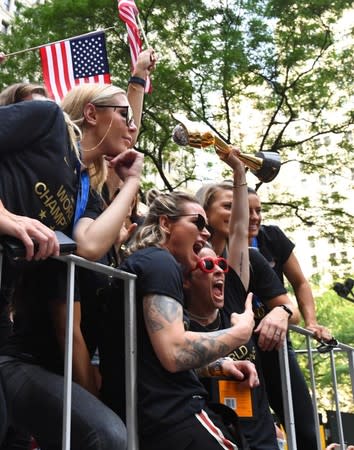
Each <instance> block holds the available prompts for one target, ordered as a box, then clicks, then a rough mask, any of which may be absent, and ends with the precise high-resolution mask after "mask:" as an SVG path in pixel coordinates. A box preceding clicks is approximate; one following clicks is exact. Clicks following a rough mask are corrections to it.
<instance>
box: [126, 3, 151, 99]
mask: <svg viewBox="0 0 354 450" xmlns="http://www.w3.org/2000/svg"><path fill="white" fill-rule="evenodd" d="M118 12H119V18H120V19H121V20H122V21H123V22H124V23H125V24H126V27H127V31H128V43H129V48H130V56H131V60H132V67H133V68H134V67H135V65H136V61H137V59H138V55H139V53H140V52H141V49H142V41H141V38H140V30H139V26H138V24H137V21H136V16H137V15H139V10H138V8H137V7H136V4H135V2H134V0H118ZM145 92H151V80H150V77H147V80H146V86H145Z"/></svg>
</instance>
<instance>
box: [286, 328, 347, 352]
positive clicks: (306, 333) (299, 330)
mask: <svg viewBox="0 0 354 450" xmlns="http://www.w3.org/2000/svg"><path fill="white" fill-rule="evenodd" d="M289 330H290V331H295V332H296V333H299V334H302V335H304V336H311V337H313V338H314V339H315V333H313V331H310V330H306V328H301V327H299V326H298V325H289ZM333 350H336V351H338V350H344V351H346V352H351V351H354V347H351V346H350V345H347V344H343V343H342V342H338V344H337V345H336V346H335V347H333ZM296 351H299V352H301V351H302V350H296ZM305 351H306V352H307V350H305ZM312 351H317V350H316V349H312Z"/></svg>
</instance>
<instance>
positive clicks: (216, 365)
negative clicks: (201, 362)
mask: <svg viewBox="0 0 354 450" xmlns="http://www.w3.org/2000/svg"><path fill="white" fill-rule="evenodd" d="M223 361H233V359H232V358H230V357H228V356H225V357H223V358H219V359H217V360H216V361H214V362H213V363H211V364H209V365H208V372H209V375H210V376H211V377H221V376H223V375H224V370H223V368H222V363H223Z"/></svg>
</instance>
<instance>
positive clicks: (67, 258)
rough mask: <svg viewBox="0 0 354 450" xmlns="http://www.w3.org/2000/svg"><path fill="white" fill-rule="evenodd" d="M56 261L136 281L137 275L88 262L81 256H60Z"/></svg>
mask: <svg viewBox="0 0 354 450" xmlns="http://www.w3.org/2000/svg"><path fill="white" fill-rule="evenodd" d="M54 259H58V260H59V261H67V262H69V261H73V262H74V263H75V264H76V265H77V266H79V267H83V268H84V269H89V270H94V271H95V272H99V273H103V274H106V275H111V276H112V277H116V278H120V279H122V280H135V279H136V275H135V274H133V273H129V272H124V271H123V270H120V269H116V268H114V267H110V266H106V265H104V264H101V263H98V262H94V261H88V260H87V259H84V258H81V256H76V255H66V256H58V257H55V258H54Z"/></svg>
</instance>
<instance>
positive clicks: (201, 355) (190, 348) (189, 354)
mask: <svg viewBox="0 0 354 450" xmlns="http://www.w3.org/2000/svg"><path fill="white" fill-rule="evenodd" d="M229 333H230V329H226V330H219V331H213V332H212V333H193V334H194V335H195V337H196V338H195V339H192V338H188V337H185V339H184V345H183V346H181V347H180V348H179V350H177V354H176V366H177V368H178V370H187V369H194V368H197V367H204V366H207V365H208V364H209V363H210V362H212V361H215V360H216V359H218V358H220V357H221V356H225V355H226V354H228V353H230V352H231V351H232V350H233V348H234V347H235V346H234V345H233V346H231V345H227V344H225V342H223V341H222V340H221V339H220V337H222V336H226V335H227V334H229Z"/></svg>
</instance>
